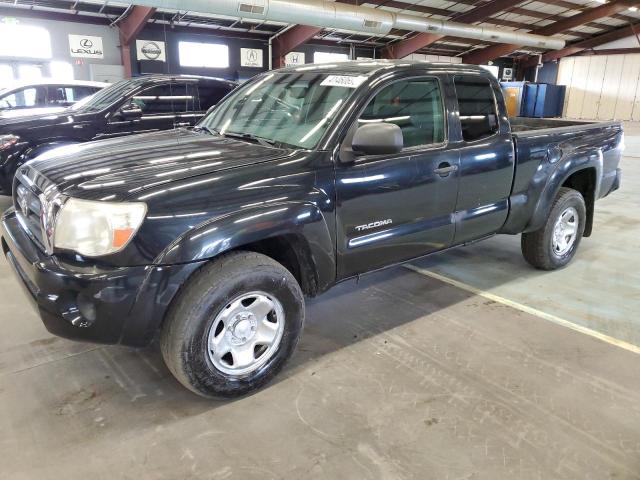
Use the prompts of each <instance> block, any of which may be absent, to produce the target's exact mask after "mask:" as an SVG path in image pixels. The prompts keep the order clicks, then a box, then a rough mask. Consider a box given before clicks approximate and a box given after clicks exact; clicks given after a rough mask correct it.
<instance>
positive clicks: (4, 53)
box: [0, 23, 51, 58]
mask: <svg viewBox="0 0 640 480" xmlns="http://www.w3.org/2000/svg"><path fill="white" fill-rule="evenodd" d="M0 57H17V58H51V38H50V36H49V32H48V31H47V30H46V29H45V28H42V27H33V26H29V25H14V24H3V23H0Z"/></svg>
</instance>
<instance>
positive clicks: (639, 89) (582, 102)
mask: <svg viewBox="0 0 640 480" xmlns="http://www.w3.org/2000/svg"><path fill="white" fill-rule="evenodd" d="M558 84H559V85H566V86H567V94H566V98H565V109H564V116H565V117H567V118H580V119H584V120H636V121H640V85H639V84H640V54H626V55H593V56H582V57H580V56H578V57H569V58H563V59H562V60H561V61H560V66H559V69H558Z"/></svg>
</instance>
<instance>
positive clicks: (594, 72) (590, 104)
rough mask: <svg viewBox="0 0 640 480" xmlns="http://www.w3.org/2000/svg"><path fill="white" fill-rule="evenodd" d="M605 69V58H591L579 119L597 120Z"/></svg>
mask: <svg viewBox="0 0 640 480" xmlns="http://www.w3.org/2000/svg"><path fill="white" fill-rule="evenodd" d="M606 67H607V57H605V56H594V57H592V58H591V62H590V63H589V73H587V82H586V89H585V93H584V100H583V101H582V113H581V114H580V118H583V119H588V120H591V119H595V118H598V108H599V107H600V97H601V95H602V84H603V82H604V72H605V69H606Z"/></svg>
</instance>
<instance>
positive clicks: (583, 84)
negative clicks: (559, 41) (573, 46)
mask: <svg viewBox="0 0 640 480" xmlns="http://www.w3.org/2000/svg"><path fill="white" fill-rule="evenodd" d="M574 61H575V63H574V66H573V77H572V79H571V88H570V89H569V100H568V102H567V111H566V116H567V117H569V118H582V104H583V102H584V94H585V90H586V89H587V75H588V73H589V63H590V62H591V57H576V58H575V60H574Z"/></svg>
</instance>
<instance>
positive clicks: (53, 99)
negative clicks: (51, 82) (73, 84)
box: [47, 86, 69, 105]
mask: <svg viewBox="0 0 640 480" xmlns="http://www.w3.org/2000/svg"><path fill="white" fill-rule="evenodd" d="M47 90H48V94H47V104H49V105H64V104H65V103H66V102H67V99H68V98H69V97H68V92H67V90H69V89H66V88H64V87H53V86H51V87H49V88H48V89H47Z"/></svg>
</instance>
